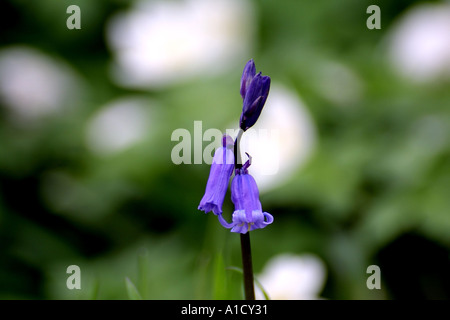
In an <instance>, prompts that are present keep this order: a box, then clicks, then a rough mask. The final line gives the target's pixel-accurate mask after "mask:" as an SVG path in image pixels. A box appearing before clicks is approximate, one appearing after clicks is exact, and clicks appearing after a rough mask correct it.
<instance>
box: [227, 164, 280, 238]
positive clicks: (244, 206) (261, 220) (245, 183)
mask: <svg viewBox="0 0 450 320" xmlns="http://www.w3.org/2000/svg"><path fill="white" fill-rule="evenodd" d="M249 166H250V160H248V161H247V162H246V163H245V164H244V165H243V166H242V168H238V169H236V174H235V176H234V178H233V181H232V182H231V200H232V201H233V203H234V206H235V211H234V213H233V216H232V220H233V221H232V222H231V223H228V222H227V221H226V220H225V219H224V218H223V217H222V215H221V214H219V215H218V217H219V221H220V223H221V224H222V226H224V227H225V228H228V229H230V228H231V232H237V233H247V232H248V231H251V230H255V229H262V228H264V227H266V226H267V225H269V224H271V223H272V222H273V216H272V215H271V214H270V213H267V212H263V211H262V207H261V202H260V201H259V190H258V186H257V185H256V181H255V179H254V178H253V177H252V176H251V175H250V174H249V173H248V170H247V168H248V167H249Z"/></svg>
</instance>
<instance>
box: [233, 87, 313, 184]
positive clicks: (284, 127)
mask: <svg viewBox="0 0 450 320" xmlns="http://www.w3.org/2000/svg"><path fill="white" fill-rule="evenodd" d="M315 144H316V129H315V124H314V122H313V119H312V117H311V116H310V114H309V112H308V110H307V108H306V107H305V105H304V103H303V102H302V101H301V100H300V98H299V97H298V95H297V94H295V93H294V92H293V91H290V90H288V89H287V88H285V87H282V86H280V85H277V84H274V83H272V85H271V88H270V93H269V97H268V98H267V102H266V105H265V106H264V109H263V110H262V112H261V116H260V117H259V119H258V121H257V122H256V124H255V125H254V126H253V127H252V128H250V129H249V130H247V131H246V132H245V133H244V135H243V136H242V140H241V144H240V149H241V157H242V160H243V161H244V162H245V161H246V160H247V158H246V157H247V156H246V155H245V153H244V152H247V153H248V154H249V155H250V156H251V157H252V165H251V166H250V168H249V172H250V174H251V175H252V176H253V177H254V178H255V180H256V182H257V184H258V188H259V190H260V191H261V192H265V191H267V190H269V189H272V188H274V187H276V186H278V185H280V184H282V183H283V182H285V181H286V180H287V179H288V178H289V177H290V176H291V175H292V174H293V172H294V171H295V170H297V169H298V168H300V167H301V166H302V165H303V164H304V163H305V162H306V161H307V160H308V159H309V157H310V156H311V154H312V151H313V149H314V146H315Z"/></svg>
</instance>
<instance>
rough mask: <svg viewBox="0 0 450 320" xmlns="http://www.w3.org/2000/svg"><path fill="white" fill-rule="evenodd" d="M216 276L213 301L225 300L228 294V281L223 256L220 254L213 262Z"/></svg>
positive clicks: (214, 275)
mask: <svg viewBox="0 0 450 320" xmlns="http://www.w3.org/2000/svg"><path fill="white" fill-rule="evenodd" d="M213 266H214V274H213V277H214V279H213V284H214V286H213V299H215V300H224V299H226V294H227V288H226V286H227V281H226V274H225V264H224V262H223V256H222V254H220V253H218V254H217V255H216V256H215V258H214V262H213Z"/></svg>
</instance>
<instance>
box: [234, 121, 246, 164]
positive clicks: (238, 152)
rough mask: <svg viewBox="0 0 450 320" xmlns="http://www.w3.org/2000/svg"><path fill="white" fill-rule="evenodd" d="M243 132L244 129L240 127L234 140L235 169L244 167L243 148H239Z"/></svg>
mask: <svg viewBox="0 0 450 320" xmlns="http://www.w3.org/2000/svg"><path fill="white" fill-rule="evenodd" d="M243 133H244V131H243V130H242V129H239V132H238V134H237V137H236V140H235V141H234V168H235V169H240V168H242V160H241V150H240V148H239V144H240V142H241V138H242V134H243Z"/></svg>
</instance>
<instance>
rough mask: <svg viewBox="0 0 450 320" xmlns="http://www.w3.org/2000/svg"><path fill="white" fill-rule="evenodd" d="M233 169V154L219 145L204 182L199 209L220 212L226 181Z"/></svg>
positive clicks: (226, 187)
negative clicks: (203, 192) (204, 186)
mask: <svg viewBox="0 0 450 320" xmlns="http://www.w3.org/2000/svg"><path fill="white" fill-rule="evenodd" d="M233 169H234V155H233V151H232V150H231V149H228V148H226V147H221V148H218V149H217V150H216V153H215V154H214V158H213V162H212V164H211V170H210V173H209V177H208V182H207V183H206V189H205V194H204V195H203V198H202V200H201V201H200V205H199V206H198V209H199V210H202V211H204V212H205V213H208V212H210V211H212V212H213V213H214V214H216V215H218V214H221V213H222V205H223V201H224V199H225V194H226V192H227V189H228V182H229V180H230V177H231V174H232V173H233Z"/></svg>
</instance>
